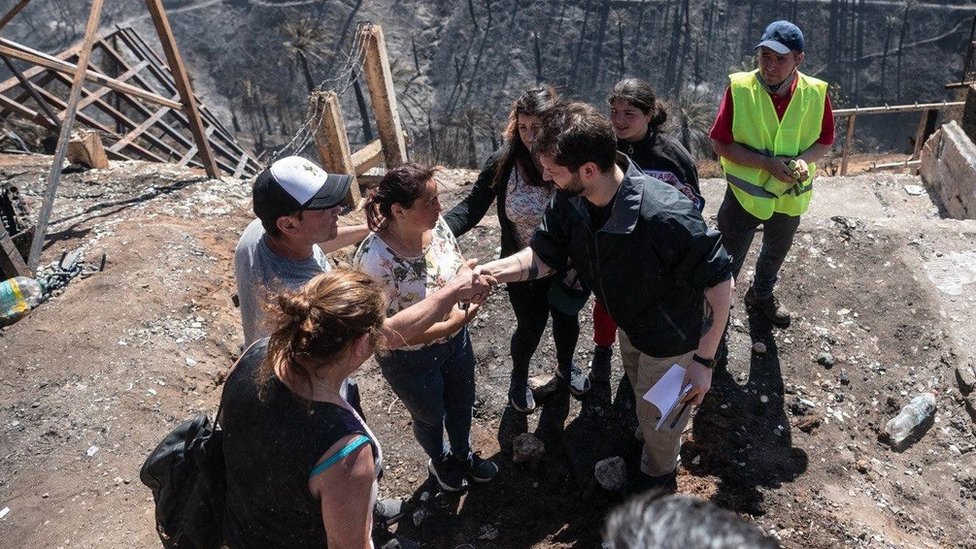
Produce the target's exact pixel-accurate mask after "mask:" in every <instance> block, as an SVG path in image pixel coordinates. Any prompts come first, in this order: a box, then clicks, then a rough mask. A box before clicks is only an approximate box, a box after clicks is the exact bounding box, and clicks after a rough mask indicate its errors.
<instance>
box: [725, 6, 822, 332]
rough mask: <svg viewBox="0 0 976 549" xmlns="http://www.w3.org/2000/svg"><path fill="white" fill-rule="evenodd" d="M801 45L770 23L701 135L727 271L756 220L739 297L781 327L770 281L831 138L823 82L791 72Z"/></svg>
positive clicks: (786, 319)
mask: <svg viewBox="0 0 976 549" xmlns="http://www.w3.org/2000/svg"><path fill="white" fill-rule="evenodd" d="M803 47H804V41H803V33H802V32H801V31H800V29H799V27H797V26H796V25H794V24H793V23H790V22H789V21H775V22H773V23H770V25H769V26H768V27H766V32H765V33H763V35H762V38H761V39H760V41H759V44H758V45H756V48H755V49H756V50H757V52H758V56H757V64H758V66H759V68H758V69H756V70H753V71H751V72H739V73H735V74H731V75H729V82H730V83H729V87H728V90H726V92H725V97H724V99H723V100H722V104H721V106H720V107H719V113H718V116H717V117H716V118H715V124H714V125H713V126H712V130H711V132H710V133H709V137H711V139H712V147H713V148H714V150H715V153H716V154H718V155H719V156H720V157H721V162H722V168H723V170H724V171H725V178H726V180H727V181H728V184H729V185H728V189H727V190H726V193H725V199H724V200H723V202H722V205H721V206H720V208H719V212H718V229H719V231H721V232H722V244H723V245H724V246H725V249H726V250H727V251H728V252H729V254H730V255H731V256H732V258H733V263H732V273H733V274H734V275H735V276H736V277H738V276H739V271H740V270H741V268H742V262H743V259H744V258H745V256H746V254H747V253H748V252H749V247H750V246H751V245H752V238H753V235H755V232H756V228H758V227H759V225H762V226H763V243H762V248H761V250H760V252H759V259H758V260H757V261H756V271H755V276H754V277H753V282H752V285H751V286H750V287H749V290H748V291H747V292H746V295H745V302H746V305H747V306H749V307H752V308H758V309H759V310H760V311H762V313H763V314H764V315H765V316H766V317H767V318H769V319H770V321H772V322H773V323H774V324H775V325H777V326H786V325H789V323H790V318H791V315H790V312H789V311H788V310H787V309H786V308H785V307H783V306H782V305H781V304H780V302H779V300H778V299H777V298H776V296H775V295H774V294H773V287H774V286H775V284H776V280H777V278H778V276H779V269H780V267H781V266H782V265H783V261H784V260H785V259H786V254H787V252H789V250H790V247H791V246H792V244H793V236H794V235H795V234H796V230H797V228H798V227H799V225H800V216H801V215H802V214H803V213H804V212H806V210H807V206H808V205H809V204H810V197H811V195H812V194H813V175H814V172H815V171H816V164H815V162H816V161H817V160H819V159H820V157H822V156H823V155H824V153H826V152H827V151H828V150H829V149H830V146H831V145H832V144H833V142H834V118H833V114H832V113H831V107H830V100H829V99H828V97H827V83H826V82H824V81H822V80H818V79H816V78H813V77H810V76H807V75H805V74H803V73H801V72H800V71H799V70H797V69H798V68H799V67H800V64H801V63H803Z"/></svg>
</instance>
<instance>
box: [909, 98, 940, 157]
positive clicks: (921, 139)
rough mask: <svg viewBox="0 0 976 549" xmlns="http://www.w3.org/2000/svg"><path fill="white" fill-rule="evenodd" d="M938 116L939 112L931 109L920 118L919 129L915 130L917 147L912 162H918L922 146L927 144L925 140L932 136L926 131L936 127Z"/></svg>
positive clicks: (913, 152)
mask: <svg viewBox="0 0 976 549" xmlns="http://www.w3.org/2000/svg"><path fill="white" fill-rule="evenodd" d="M938 116H939V111H937V110H935V109H929V110H927V111H925V112H923V113H922V115H921V116H919V117H918V127H916V128H915V147H914V148H913V149H912V157H911V160H918V157H919V156H918V155H919V154H920V153H921V152H922V145H924V144H925V140H926V139H928V138H929V135H931V134H930V133H926V131H925V129H926V128H928V127H935V120H936V117H938Z"/></svg>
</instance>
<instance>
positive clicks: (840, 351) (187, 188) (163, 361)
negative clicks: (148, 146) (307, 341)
mask: <svg viewBox="0 0 976 549" xmlns="http://www.w3.org/2000/svg"><path fill="white" fill-rule="evenodd" d="M48 162H50V160H49V158H47V157H0V181H10V182H13V183H15V184H16V185H18V186H19V187H20V188H21V190H22V192H23V193H24V194H25V195H26V196H27V198H28V200H29V201H30V202H31V203H32V205H33V206H35V208H36V207H37V206H38V203H37V200H38V196H39V195H40V192H41V187H42V184H43V179H44V177H45V175H46V173H47V169H48V166H47V163H48ZM470 178H471V174H470V173H465V172H450V173H449V174H447V177H446V178H445V179H446V181H445V183H446V184H445V191H444V192H445V196H444V202H445V203H446V204H453V203H454V202H455V201H456V200H457V199H458V197H459V196H460V195H461V193H464V192H465V191H466V188H467V187H465V186H464V185H463V182H464V180H465V179H470ZM912 182H915V181H914V180H913V179H912V178H898V177H891V176H872V177H871V178H869V179H863V180H860V179H859V180H857V181H856V182H855V183H854V184H851V182H850V181H845V180H839V179H834V180H830V181H825V182H824V184H823V185H822V187H821V190H820V191H818V193H819V194H818V196H817V198H816V199H815V203H816V204H817V207H818V208H819V210H816V211H812V212H811V215H810V216H809V219H807V220H805V221H804V223H803V225H802V226H801V235H800V237H799V239H798V242H797V245H796V248H795V250H794V253H793V255H792V258H791V260H790V262H789V263H788V264H787V267H786V270H785V272H784V278H783V281H782V284H781V288H782V292H783V299H784V300H785V301H786V302H787V303H789V304H790V305H791V306H792V307H793V308H794V310H795V311H796V314H797V318H796V319H795V321H794V322H793V325H792V326H791V327H790V328H788V329H785V330H780V329H773V328H772V327H770V326H769V325H768V324H767V323H764V322H763V321H762V319H759V318H750V317H749V315H747V313H746V311H745V310H744V307H743V306H742V305H741V301H740V302H739V303H738V304H737V306H736V308H735V310H734V312H733V315H734V322H735V329H734V330H733V332H732V333H733V338H732V357H731V361H730V364H729V367H728V372H727V373H721V374H718V375H717V376H716V380H715V383H714V385H715V389H714V391H713V392H712V393H711V394H710V396H709V398H708V399H707V400H706V402H705V404H704V405H703V406H702V408H701V410H700V411H699V412H698V416H697V418H696V420H695V422H694V424H693V427H692V428H691V429H690V431H689V433H688V435H689V441H688V443H687V444H685V446H684V448H683V450H682V458H683V464H684V465H683V469H682V474H681V476H680V477H679V479H678V482H679V488H680V491H681V492H684V493H690V494H696V495H699V496H701V497H705V498H710V499H712V500H714V501H716V502H717V503H719V504H721V505H723V506H725V507H727V508H730V509H732V510H734V511H736V512H738V513H740V514H742V516H743V517H744V518H745V519H746V520H750V521H754V522H755V523H757V524H758V525H759V526H760V527H762V528H763V529H764V531H766V532H771V533H773V534H774V535H776V536H777V537H779V538H780V539H781V540H782V543H783V545H784V546H786V547H804V548H806V547H817V548H827V547H837V546H852V547H970V548H972V547H976V538H974V534H973V532H974V531H976V512H974V508H976V470H974V457H973V456H974V455H976V453H974V450H976V436H974V416H976V411H974V410H973V408H972V405H971V404H967V403H966V400H965V398H964V397H963V395H961V394H960V392H959V390H958V388H957V384H956V380H955V379H954V374H953V371H954V370H953V368H954V367H955V366H956V364H957V363H958V362H959V361H960V360H961V359H960V358H959V357H957V356H956V352H957V351H958V350H959V349H961V348H962V349H963V350H965V349H964V342H963V343H960V340H959V339H958V338H957V337H956V336H955V335H954V334H955V333H956V332H955V330H954V328H953V327H954V326H957V325H963V324H966V325H968V324H971V323H972V317H971V313H969V312H968V311H969V310H971V309H969V308H967V307H966V305H967V304H968V301H967V300H971V299H972V298H970V297H969V294H971V293H972V289H973V288H972V280H970V281H968V282H966V280H965V279H963V280H961V281H960V282H959V287H960V288H961V290H960V293H959V294H958V295H955V296H947V294H945V292H943V291H942V290H940V289H939V287H938V286H937V285H936V284H933V282H932V278H931V274H930V273H931V272H935V271H932V267H931V265H933V264H934V265H939V263H933V261H936V260H942V259H944V258H948V257H950V256H952V254H964V253H966V252H967V250H972V249H973V248H974V242H976V228H974V226H973V225H972V224H970V223H968V222H965V223H964V222H953V221H947V220H940V219H938V215H937V211H936V210H935V209H934V207H933V206H932V205H931V203H930V202H929V201H928V199H927V197H926V196H921V197H916V196H910V195H907V194H906V193H905V191H904V189H903V185H904V184H905V183H912ZM915 183H917V182H915ZM705 188H706V192H707V193H708V199H709V204H708V208H707V210H706V212H714V211H715V208H717V206H718V203H719V201H720V198H721V192H722V187H721V184H720V183H719V182H706V184H705ZM248 195H249V190H248V187H247V185H246V184H244V183H241V182H238V181H232V180H227V181H208V180H206V179H205V178H203V177H202V176H201V175H200V174H197V173H192V172H186V171H181V170H175V169H172V168H168V167H161V166H158V165H152V164H144V163H126V164H116V165H115V166H114V167H113V168H112V169H111V170H109V171H102V172H97V171H88V172H81V173H73V174H68V175H66V176H65V177H64V179H63V184H62V187H61V190H60V192H59V199H58V202H57V204H56V207H55V213H54V216H53V218H52V224H51V236H52V241H51V242H50V243H49V245H48V248H47V250H46V251H45V261H50V260H53V259H55V258H56V257H57V256H58V255H59V254H60V252H61V250H63V249H74V248H76V247H78V246H84V247H85V250H86V257H87V258H88V259H89V260H93V259H95V258H97V257H98V256H99V255H100V254H101V253H103V252H104V253H106V254H107V256H108V264H107V267H106V269H105V271H104V272H102V273H99V274H96V275H94V276H91V277H89V278H86V279H84V280H76V281H75V282H73V283H72V284H71V285H70V286H69V287H68V289H67V290H66V291H65V292H64V293H63V295H60V296H58V297H56V298H55V299H53V300H51V301H49V302H48V303H46V304H45V305H43V306H42V307H40V308H39V309H37V310H35V311H34V312H33V313H32V314H31V315H30V316H29V317H28V318H26V319H24V320H23V321H21V322H20V323H18V324H16V325H14V326H11V327H8V328H6V329H3V330H0V410H2V413H0V418H2V423H0V509H3V508H5V507H9V509H10V510H9V512H8V513H7V514H6V515H5V516H4V517H3V518H2V519H0V546H2V547H52V548H54V547H99V548H102V547H105V548H122V547H156V546H158V540H157V538H156V536H155V533H154V531H153V525H152V504H151V498H150V495H149V492H148V490H147V489H145V488H144V487H143V486H142V485H141V484H140V483H139V480H138V468H139V466H140V465H141V463H142V460H143V459H144V458H145V455H146V454H147V453H148V452H149V451H150V450H151V449H152V447H153V446H154V445H155V444H156V443H157V442H158V441H159V439H160V438H161V437H162V436H163V435H164V434H165V433H166V432H167V431H168V430H169V429H170V428H172V427H173V426H174V425H175V424H176V423H177V422H179V421H181V420H182V419H184V418H186V417H188V416H190V415H191V414H193V413H195V412H196V411H199V410H210V411H212V410H213V409H214V408H215V407H216V403H217V399H218V397H219V382H220V380H221V374H222V372H223V371H224V370H225V369H226V368H227V367H228V366H229V365H230V364H231V363H232V361H233V359H234V358H235V357H236V355H237V353H238V352H239V344H240V341H241V334H240V328H239V326H238V317H237V312H236V310H235V309H234V308H233V305H232V303H231V299H230V296H231V294H232V293H233V275H232V262H231V258H232V254H233V248H234V245H235V243H236V241H237V236H238V234H239V232H240V231H241V230H242V229H243V227H244V226H245V225H246V223H247V222H248V221H249V219H250V214H249V205H248ZM832 197H833V198H832ZM871 200H875V201H877V202H878V203H880V204H882V206H881V207H877V208H873V209H872V208H871V207H870V204H872V202H870V201H871ZM835 216H843V217H837V218H836V220H832V219H831V217H835ZM498 239H499V236H498V229H497V221H496V220H495V219H494V218H486V220H485V222H484V223H483V224H482V226H481V227H479V228H476V229H474V230H473V231H472V232H471V233H469V234H468V235H466V236H464V237H463V238H462V239H461V244H462V247H463V248H464V249H465V250H466V251H467V253H468V255H469V256H471V257H482V258H489V257H493V256H494V254H495V253H496V246H497V244H498ZM952 257H955V256H952ZM936 270H938V269H936ZM940 272H941V271H940ZM743 291H744V287H743V288H740V291H739V295H740V296H741V294H742V292H743ZM967 292H968V293H967ZM953 300H955V301H953ZM587 311H588V309H585V310H584V314H583V324H584V326H583V335H582V336H581V343H580V345H579V346H578V354H579V361H580V362H581V363H585V362H586V361H587V360H588V358H589V356H588V351H589V348H590V345H589V343H588V342H589V337H590V334H591V328H590V318H589V313H588V312H587ZM512 324H513V318H512V315H511V309H510V306H509V305H508V302H507V299H506V297H505V295H504V294H503V293H499V294H496V295H495V296H493V297H492V298H491V300H490V301H489V304H488V305H487V306H486V308H485V310H484V311H483V312H482V314H481V315H480V316H479V318H478V319H477V320H476V321H475V323H474V325H473V339H474V342H475V348H476V353H477V357H478V401H477V404H476V411H475V415H476V419H475V423H476V424H475V428H474V432H473V437H474V439H475V446H476V448H478V449H481V450H482V451H483V454H484V455H486V456H491V457H495V458H497V459H498V461H499V463H500V464H501V466H502V469H503V472H502V475H501V478H500V479H499V481H498V482H496V483H493V484H491V485H488V486H479V487H476V488H475V489H473V490H471V491H469V492H468V493H466V494H464V495H461V496H453V497H448V496H443V495H437V494H435V492H434V491H433V490H432V487H431V484H430V482H429V481H428V479H427V474H426V472H425V471H424V469H423V466H424V463H425V459H424V458H423V456H422V452H421V451H420V449H419V447H418V446H417V444H416V443H415V442H414V440H413V437H412V436H411V434H410V429H409V417H408V415H407V413H406V410H405V409H404V408H403V405H402V404H401V403H399V402H398V401H397V400H395V398H394V396H393V394H392V392H391V391H390V390H389V388H388V387H387V386H386V384H385V383H384V382H383V380H382V378H381V377H380V376H379V373H378V371H377V368H376V367H375V366H374V365H372V364H371V363H370V364H368V365H367V367H366V368H365V369H364V371H363V372H362V374H361V375H360V376H359V378H360V385H361V388H362V390H363V393H364V395H365V397H366V398H365V400H366V403H367V414H368V420H369V422H370V423H371V425H372V426H373V427H374V428H375V430H376V431H377V433H378V436H379V437H380V438H381V440H382V442H383V443H384V446H385V451H386V455H387V456H388V467H387V474H386V477H385V478H384V480H383V482H382V483H381V492H382V493H383V495H385V496H401V497H412V498H413V499H414V501H415V503H416V504H417V505H418V508H419V509H421V511H420V512H419V513H417V514H416V515H415V516H414V517H413V518H415V519H417V520H408V521H406V522H405V523H403V524H401V525H400V526H399V529H400V532H401V533H402V534H404V535H407V536H409V537H411V538H413V539H417V540H420V541H422V542H424V544H425V546H427V547H438V548H440V547H447V548H452V547H456V546H457V545H460V544H462V543H470V544H471V545H473V546H474V547H478V548H529V547H533V548H557V547H560V548H561V547H577V548H590V547H599V530H600V527H601V524H602V518H603V516H604V514H605V512H606V510H607V509H608V508H610V507H611V506H612V505H614V504H616V503H617V502H619V501H621V500H622V499H623V497H624V495H622V494H608V493H603V492H601V491H599V490H594V489H592V486H591V487H590V489H589V490H587V489H586V488H587V485H588V483H589V475H590V474H591V471H592V465H593V463H594V462H595V461H596V460H598V459H602V458H603V457H608V456H611V455H622V456H623V457H624V458H625V459H626V460H628V462H629V464H630V466H631V470H633V468H634V466H635V463H634V461H635V458H636V455H637V451H638V448H639V444H638V443H637V442H636V441H635V440H634V439H633V435H632V426H631V423H630V422H629V420H628V419H627V413H626V410H625V409H624V408H625V406H624V402H623V401H621V400H619V399H618V401H617V405H616V406H610V407H605V406H599V405H597V403H596V402H595V401H594V399H592V398H590V399H587V400H584V401H583V402H579V401H576V400H568V399H567V400H561V399H559V398H556V399H553V400H550V401H549V402H548V403H547V407H546V410H545V412H544V413H543V414H535V415H534V416H531V417H529V418H528V420H527V422H526V420H525V419H524V418H520V417H518V416H513V415H512V414H511V413H506V408H505V406H504V404H505V397H504V393H505V390H506V388H507V374H508V367H509V366H508V364H509V363H508V359H507V347H508V338H509V336H510V333H511V329H512ZM754 341H762V342H764V343H765V345H766V347H767V352H766V353H765V354H763V355H758V354H753V353H750V351H749V349H750V346H751V345H752V343H753V342H754ZM827 355H829V356H827ZM536 358H537V359H536V361H535V362H534V373H536V374H538V375H540V376H543V377H542V381H544V380H545V377H544V376H547V375H548V374H550V372H551V368H552V367H553V362H554V350H553V349H552V344H551V339H544V340H543V345H542V346H541V348H540V352H539V353H538V354H537V357H536ZM818 361H819V362H818ZM619 375H620V369H619V363H617V360H616V357H615V378H616V377H618V376H619ZM614 381H615V382H616V379H615V380H614ZM614 386H616V383H614ZM928 389H935V390H937V391H939V409H938V412H937V414H936V416H935V418H934V420H933V421H930V423H929V424H928V425H926V426H925V427H924V430H923V433H922V434H921V436H917V437H915V438H916V440H914V441H913V442H912V443H911V444H910V445H908V446H907V448H903V449H899V450H893V449H892V448H890V447H889V445H887V444H886V443H884V442H883V441H882V440H880V439H879V436H878V435H879V432H880V430H881V429H882V428H883V425H884V423H885V421H887V419H888V418H889V417H891V416H892V415H893V414H894V413H895V412H897V409H898V408H899V407H900V406H901V405H902V404H904V403H905V402H907V401H908V399H910V398H911V397H912V396H913V395H914V394H915V393H917V392H918V391H921V390H928ZM970 398H971V397H970ZM970 402H972V401H970ZM811 405H812V406H811ZM564 414H565V415H566V417H567V421H566V426H565V429H557V428H555V426H557V425H558V424H560V423H561V419H562V417H563V415H564ZM540 416H541V417H540ZM540 424H541V425H540ZM525 429H529V430H533V431H536V430H538V432H539V435H540V438H542V439H543V440H544V441H545V442H546V443H547V448H548V450H549V451H548V454H547V456H546V458H545V460H544V461H543V463H542V465H541V467H539V468H538V469H529V468H525V467H523V466H520V465H515V464H513V463H511V460H510V457H508V455H507V453H508V450H509V447H508V440H510V438H511V436H512V434H514V433H516V432H518V431H520V430H525ZM500 430H501V432H502V434H501V435H499V431H500ZM499 440H501V444H500V443H499ZM502 450H504V453H502ZM424 493H427V494H428V496H426V497H425V496H423V494H424ZM584 496H585V497H584ZM421 500H426V501H425V502H422V501H421ZM415 522H419V525H417V524H415Z"/></svg>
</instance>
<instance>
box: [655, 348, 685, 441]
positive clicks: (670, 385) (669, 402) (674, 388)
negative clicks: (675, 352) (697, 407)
mask: <svg viewBox="0 0 976 549" xmlns="http://www.w3.org/2000/svg"><path fill="white" fill-rule="evenodd" d="M684 379H685V369H684V368H682V367H681V366H678V365H677V364H675V365H673V366H671V368H670V369H669V370H668V371H667V372H665V374H664V375H663V376H661V379H659V380H658V381H657V383H655V384H654V386H653V387H651V388H650V390H648V391H647V394H645V395H644V400H646V401H648V402H650V403H651V404H653V405H654V406H656V407H657V409H658V410H659V411H660V412H661V418H660V419H659V420H658V422H657V425H655V427H654V428H655V429H657V430H658V431H661V430H664V431H670V430H672V429H674V428H675V426H677V425H678V424H679V423H681V419H682V418H683V417H684V415H685V414H686V413H687V412H688V411H689V409H688V402H684V403H682V402H681V399H682V398H684V396H685V395H687V394H688V392H689V391H691V384H690V383H689V384H687V385H685V386H683V387H682V385H681V384H682V382H683V381H684ZM679 404H681V405H680V406H679ZM662 427H663V429H662Z"/></svg>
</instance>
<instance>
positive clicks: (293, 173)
mask: <svg viewBox="0 0 976 549" xmlns="http://www.w3.org/2000/svg"><path fill="white" fill-rule="evenodd" d="M351 183H352V176H351V175H346V174H330V173H327V172H326V171H325V170H323V169H322V168H320V167H318V166H316V165H315V164H313V163H312V162H311V161H309V160H306V159H304V158H302V157H300V156H288V157H285V158H282V159H280V160H277V161H275V162H274V163H273V164H271V166H268V167H267V168H265V170H264V171H262V172H261V173H260V174H258V177H257V179H255V180H254V188H253V189H252V191H251V197H252V198H253V200H254V214H255V215H257V216H258V218H259V219H261V221H264V222H270V223H271V224H274V223H275V222H277V220H278V218H279V217H281V216H283V215H288V214H291V213H293V212H296V211H298V210H327V209H329V208H334V207H336V206H338V205H339V204H340V203H342V201H343V199H345V197H346V194H347V193H348V192H349V185H350V184H351Z"/></svg>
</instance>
